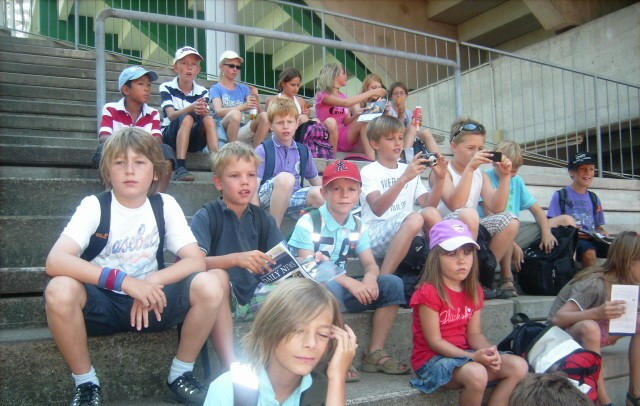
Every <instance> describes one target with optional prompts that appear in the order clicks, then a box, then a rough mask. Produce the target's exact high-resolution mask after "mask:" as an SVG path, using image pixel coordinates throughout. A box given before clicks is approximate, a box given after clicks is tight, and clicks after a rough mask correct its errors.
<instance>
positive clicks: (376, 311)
mask: <svg viewBox="0 0 640 406" xmlns="http://www.w3.org/2000/svg"><path fill="white" fill-rule="evenodd" d="M361 184H362V179H361V177H360V171H359V170H358V166H357V165H356V164H355V163H353V162H350V161H335V162H332V163H331V164H329V165H328V166H327V168H326V169H325V171H324V173H323V175H322V195H323V196H324V198H325V200H326V203H325V204H324V205H322V206H321V207H320V208H319V209H318V210H317V211H314V212H311V213H308V214H305V215H304V216H303V217H302V218H301V219H300V220H298V223H297V224H296V227H295V229H294V230H293V234H292V235H291V238H290V239H289V246H290V247H292V248H293V249H294V250H295V251H296V255H297V256H298V258H300V259H301V260H303V259H306V258H307V257H310V256H312V257H315V259H316V261H318V262H322V261H331V262H333V263H334V264H336V265H337V266H339V267H342V268H344V267H345V260H346V257H347V256H348V255H357V257H358V259H359V260H360V263H361V264H362V267H363V268H364V277H363V278H362V279H361V280H360V279H355V278H352V277H350V276H348V275H346V274H343V275H340V276H338V277H337V278H335V279H334V280H332V281H330V282H328V283H327V284H326V286H327V289H329V290H330V291H331V293H333V295H334V296H335V297H336V298H337V299H338V303H339V304H340V310H341V311H342V312H350V313H359V312H363V311H366V310H373V318H372V322H371V341H370V343H369V348H368V350H367V351H366V352H365V353H363V355H362V370H363V371H365V372H384V373H386V374H392V375H401V374H406V373H409V371H410V370H411V368H410V367H409V366H408V365H407V364H404V363H402V362H400V361H398V360H396V359H394V358H392V357H391V356H390V355H389V354H388V353H387V352H386V351H385V346H386V343H387V339H388V337H389V334H390V333H391V330H392V329H393V324H394V323H395V320H396V317H397V316H398V309H399V306H400V305H404V304H406V301H405V298H404V286H403V283H402V280H401V279H400V278H399V277H398V276H397V275H390V274H387V275H384V274H381V272H380V269H379V268H378V264H376V261H375V258H374V257H373V253H372V250H371V244H372V240H371V238H370V236H369V233H368V232H367V230H366V229H362V228H361V227H360V221H359V220H358V219H357V218H356V217H355V216H354V215H353V214H352V213H351V210H352V209H353V208H354V207H355V206H356V205H357V204H358V200H359V199H360V187H361ZM314 216H318V217H316V219H314ZM318 220H319V221H318ZM316 225H319V229H318V228H317V227H316ZM357 379H358V376H357V371H355V369H353V368H352V369H350V370H349V376H347V380H349V381H353V380H357Z"/></svg>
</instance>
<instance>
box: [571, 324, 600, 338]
mask: <svg viewBox="0 0 640 406" xmlns="http://www.w3.org/2000/svg"><path fill="white" fill-rule="evenodd" d="M571 330H572V332H573V333H574V334H575V335H576V336H577V337H576V338H578V339H579V341H585V340H586V341H597V342H600V326H599V325H598V322H596V321H595V320H581V321H579V322H577V323H576V324H574V325H573V326H571Z"/></svg>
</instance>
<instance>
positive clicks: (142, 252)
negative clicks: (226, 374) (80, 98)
mask: <svg viewBox="0 0 640 406" xmlns="http://www.w3.org/2000/svg"><path fill="white" fill-rule="evenodd" d="M165 166H166V161H165V160H164V159H163V157H162V152H161V151H160V147H159V146H158V143H157V142H156V141H155V140H154V139H153V137H152V136H151V135H149V134H147V133H146V132H144V131H143V130H141V129H139V128H125V129H123V130H120V131H118V132H117V133H115V134H114V135H112V136H111V137H109V139H108V140H107V142H106V143H105V147H104V151H103V156H102V161H101V162H100V175H101V177H102V179H103V181H104V182H105V184H106V185H107V187H108V188H110V189H111V190H108V191H106V192H102V193H100V194H98V195H96V196H88V197H86V198H84V199H83V200H82V202H81V203H80V206H78V208H77V209H76V212H75V213H74V215H73V217H72V218H71V220H70V221H69V223H68V224H67V226H66V228H65V229H64V231H63V232H62V235H61V236H60V238H58V241H56V243H55V245H54V246H53V248H51V251H50V252H49V256H48V257H47V263H46V272H47V274H48V275H49V276H51V277H53V279H51V281H50V282H49V284H48V285H47V288H46V289H45V303H46V312H47V322H48V324H49V329H50V330H51V335H52V336H53V338H54V340H55V342H56V345H57V346H58V349H59V350H60V353H61V354H62V357H63V358H64V360H65V362H66V363H67V364H68V365H69V368H70V369H71V373H72V376H73V379H74V380H75V383H76V389H75V394H74V398H73V400H72V402H71V404H72V405H78V406H96V405H100V404H101V390H100V381H99V380H98V377H97V375H96V371H95V369H94V368H93V366H92V364H91V360H90V358H89V348H88V346H87V335H108V334H115V333H118V332H121V331H130V332H140V331H143V332H154V331H163V330H166V329H169V328H171V327H173V326H175V325H177V324H179V323H183V325H182V335H181V338H180V342H179V344H178V351H177V353H176V356H175V358H174V359H173V361H172V364H171V369H170V371H169V376H168V378H167V385H168V386H169V396H170V397H171V399H172V400H175V401H178V402H181V403H187V404H201V403H202V402H203V401H204V399H205V397H206V394H207V393H206V392H207V391H206V388H205V387H204V386H202V385H201V384H200V383H199V382H198V380H197V379H196V378H195V377H194V376H193V374H192V370H193V365H194V362H195V360H196V357H197V355H198V353H199V352H200V349H201V348H202V346H203V345H204V343H205V341H206V340H207V336H208V335H209V333H210V331H211V329H212V327H213V325H214V323H216V318H217V316H218V312H219V310H220V298H221V297H222V285H221V284H220V280H219V279H218V278H216V276H215V275H214V274H213V273H207V272H202V271H204V270H205V263H204V258H203V255H202V253H201V252H200V251H199V250H198V245H197V244H196V240H195V238H194V236H193V234H192V233H191V230H189V226H188V225H187V220H186V219H185V217H184V214H183V213H182V210H181V209H180V206H179V205H178V203H177V202H176V201H175V199H174V198H173V197H171V196H169V195H165V194H156V191H157V188H158V179H159V176H160V174H161V173H163V171H164V169H165ZM103 216H108V217H106V226H105V218H103ZM165 247H166V248H167V249H168V250H169V251H171V252H173V253H175V254H176V255H178V256H179V257H180V258H181V260H180V261H178V262H176V263H174V264H172V265H170V266H167V267H166V268H164V260H163V256H162V253H163V249H164V248H165ZM163 268H164V269H163ZM198 402H199V403H198Z"/></svg>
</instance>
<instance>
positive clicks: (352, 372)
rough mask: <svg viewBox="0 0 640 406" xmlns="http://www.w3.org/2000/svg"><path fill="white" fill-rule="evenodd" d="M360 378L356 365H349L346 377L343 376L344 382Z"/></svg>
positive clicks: (356, 380)
mask: <svg viewBox="0 0 640 406" xmlns="http://www.w3.org/2000/svg"><path fill="white" fill-rule="evenodd" d="M359 380H360V374H359V373H358V370H357V369H356V367H354V366H353V365H351V366H350V367H349V370H348V371H347V377H346V378H345V380H344V381H345V382H358V381H359Z"/></svg>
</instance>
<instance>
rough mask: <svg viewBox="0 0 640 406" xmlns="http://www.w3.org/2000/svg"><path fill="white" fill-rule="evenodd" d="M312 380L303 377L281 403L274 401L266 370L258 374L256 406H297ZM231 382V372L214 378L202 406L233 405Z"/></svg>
mask: <svg viewBox="0 0 640 406" xmlns="http://www.w3.org/2000/svg"><path fill="white" fill-rule="evenodd" d="M312 382H313V378H311V375H305V376H303V377H302V382H300V386H298V387H297V388H296V389H295V390H294V391H293V393H292V394H291V396H289V397H288V398H287V400H285V401H284V402H282V403H279V402H278V401H277V400H276V394H275V392H274V391H273V386H271V381H270V380H269V375H267V371H266V370H264V369H263V370H262V371H261V372H260V377H259V381H258V392H259V396H258V404H257V406H299V405H300V395H301V394H302V392H304V391H305V390H307V389H309V387H310V386H311V383H312ZM233 401H234V398H233V382H232V381H231V372H225V373H224V374H222V375H220V376H219V377H217V378H216V380H215V381H213V382H211V385H209V392H208V393H207V398H206V399H205V401H204V404H203V406H229V405H233Z"/></svg>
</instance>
